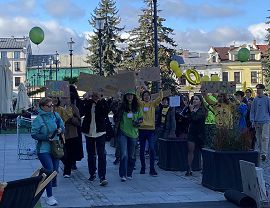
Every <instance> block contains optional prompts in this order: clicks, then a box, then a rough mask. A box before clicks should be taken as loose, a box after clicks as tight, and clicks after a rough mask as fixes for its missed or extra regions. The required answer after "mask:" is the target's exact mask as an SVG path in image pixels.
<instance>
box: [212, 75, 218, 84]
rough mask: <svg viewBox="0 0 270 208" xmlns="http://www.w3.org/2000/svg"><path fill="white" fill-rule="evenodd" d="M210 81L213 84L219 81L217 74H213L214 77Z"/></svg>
mask: <svg viewBox="0 0 270 208" xmlns="http://www.w3.org/2000/svg"><path fill="white" fill-rule="evenodd" d="M211 81H214V82H218V81H220V79H219V76H218V75H217V74H214V75H213V76H212V77H211Z"/></svg>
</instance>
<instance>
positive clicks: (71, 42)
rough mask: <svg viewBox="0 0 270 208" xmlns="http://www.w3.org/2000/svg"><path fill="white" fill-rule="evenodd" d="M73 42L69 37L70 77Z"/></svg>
mask: <svg viewBox="0 0 270 208" xmlns="http://www.w3.org/2000/svg"><path fill="white" fill-rule="evenodd" d="M74 43H75V42H74V41H73V40H72V38H70V41H69V42H68V46H69V56H70V77H71V78H72V55H73V54H72V52H73V49H72V45H73V44H74Z"/></svg>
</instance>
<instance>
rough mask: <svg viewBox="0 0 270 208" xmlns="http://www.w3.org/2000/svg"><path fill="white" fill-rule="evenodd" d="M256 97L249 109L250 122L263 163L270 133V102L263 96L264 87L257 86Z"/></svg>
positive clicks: (261, 85)
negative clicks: (253, 128)
mask: <svg viewBox="0 0 270 208" xmlns="http://www.w3.org/2000/svg"><path fill="white" fill-rule="evenodd" d="M256 89H257V96H256V97H255V98H254V100H253V102H252V104H251V109H250V121H251V123H252V126H254V127H255V131H256V140H257V141H256V149H258V151H259V153H260V156H261V160H262V161H265V160H266V158H267V153H268V143H269V131H270V100H269V97H268V96H265V95H264V90H265V86H264V85H263V84H257V85H256Z"/></svg>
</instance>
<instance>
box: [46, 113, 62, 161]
mask: <svg viewBox="0 0 270 208" xmlns="http://www.w3.org/2000/svg"><path fill="white" fill-rule="evenodd" d="M41 118H42V120H43V122H44V124H45V126H46V128H47V129H48V130H49V127H48V125H47V123H46V122H45V120H44V118H43V117H42V116H41ZM57 126H58V125H57ZM56 133H57V130H55V131H54V133H53V134H52V136H50V137H49V143H50V147H51V154H52V156H53V157H54V158H55V159H61V158H63V157H64V155H65V153H64V145H63V143H62V142H61V141H60V140H52V138H54V136H55V134H56Z"/></svg>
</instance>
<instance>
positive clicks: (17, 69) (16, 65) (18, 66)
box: [14, 62, 21, 71]
mask: <svg viewBox="0 0 270 208" xmlns="http://www.w3.org/2000/svg"><path fill="white" fill-rule="evenodd" d="M20 66H21V64H20V62H14V69H15V71H21V67H20Z"/></svg>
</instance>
